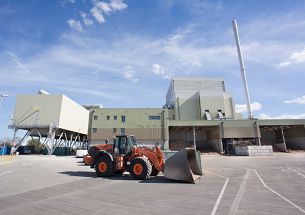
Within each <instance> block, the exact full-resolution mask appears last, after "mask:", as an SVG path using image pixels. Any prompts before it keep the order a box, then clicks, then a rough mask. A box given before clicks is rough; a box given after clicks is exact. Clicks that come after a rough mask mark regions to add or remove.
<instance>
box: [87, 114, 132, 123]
mask: <svg viewBox="0 0 305 215" xmlns="http://www.w3.org/2000/svg"><path fill="white" fill-rule="evenodd" d="M93 119H94V120H98V116H97V115H94V116H93ZM106 119H107V120H110V116H106ZM113 120H118V116H113ZM121 121H122V122H126V116H121Z"/></svg>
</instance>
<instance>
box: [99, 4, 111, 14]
mask: <svg viewBox="0 0 305 215" xmlns="http://www.w3.org/2000/svg"><path fill="white" fill-rule="evenodd" d="M96 7H98V8H99V9H100V10H101V11H103V12H104V13H105V14H109V13H110V12H111V11H112V8H111V5H110V4H109V3H107V2H98V3H97V4H96Z"/></svg>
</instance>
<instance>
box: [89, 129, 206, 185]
mask: <svg viewBox="0 0 305 215" xmlns="http://www.w3.org/2000/svg"><path fill="white" fill-rule="evenodd" d="M84 162H85V164H86V165H90V167H91V168H94V169H95V171H96V174H97V175H98V176H101V177H109V176H112V175H113V174H114V173H119V174H122V173H124V172H125V171H127V172H129V173H130V175H131V176H132V177H133V178H134V179H138V180H144V179H147V178H148V177H149V176H156V175H158V174H159V172H163V173H164V177H165V178H169V179H173V180H179V181H185V182H190V183H195V181H196V180H197V179H199V178H200V176H201V175H202V168H201V158H200V153H199V152H196V151H195V150H194V149H190V148H188V149H183V150H181V151H179V152H177V153H176V154H174V155H173V156H171V157H170V158H169V159H167V161H166V162H164V156H163V153H162V151H161V150H160V148H159V147H151V148H150V147H138V146H137V144H136V138H135V136H132V135H119V136H116V138H115V139H114V143H113V144H98V145H95V146H92V147H91V148H90V149H89V155H87V156H85V157H84Z"/></svg>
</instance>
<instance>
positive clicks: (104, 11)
mask: <svg viewBox="0 0 305 215" xmlns="http://www.w3.org/2000/svg"><path fill="white" fill-rule="evenodd" d="M69 1H71V2H70V3H74V0H69ZM127 7H128V5H127V4H125V3H124V2H123V0H111V1H110V2H105V1H93V7H91V9H90V12H89V13H86V12H80V16H81V18H82V21H83V23H84V25H85V27H88V26H91V25H93V24H94V22H93V20H92V19H91V18H93V19H94V20H95V21H96V22H97V23H99V24H103V23H105V22H106V19H105V15H110V13H114V12H115V11H121V10H124V9H126V8H127ZM68 24H69V26H70V27H71V28H72V29H73V30H76V31H79V32H83V31H84V29H83V25H82V24H81V22H80V21H78V20H74V19H70V20H68Z"/></svg>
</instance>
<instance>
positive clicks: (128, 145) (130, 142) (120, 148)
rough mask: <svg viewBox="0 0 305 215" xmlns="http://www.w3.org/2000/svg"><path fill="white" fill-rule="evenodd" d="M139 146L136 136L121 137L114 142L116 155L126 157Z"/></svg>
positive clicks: (117, 137)
mask: <svg viewBox="0 0 305 215" xmlns="http://www.w3.org/2000/svg"><path fill="white" fill-rule="evenodd" d="M135 146H137V144H136V138H135V136H131V135H120V136H116V138H115V140H114V148H113V150H114V154H120V155H126V154H127V153H128V152H130V151H131V149H132V148H134V147H135Z"/></svg>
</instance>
